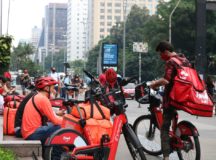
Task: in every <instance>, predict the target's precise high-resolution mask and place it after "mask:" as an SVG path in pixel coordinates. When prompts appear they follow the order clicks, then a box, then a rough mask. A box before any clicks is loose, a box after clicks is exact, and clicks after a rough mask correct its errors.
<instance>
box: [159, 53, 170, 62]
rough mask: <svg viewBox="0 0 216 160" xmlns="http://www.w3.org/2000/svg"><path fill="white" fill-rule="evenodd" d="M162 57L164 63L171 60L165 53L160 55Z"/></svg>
mask: <svg viewBox="0 0 216 160" xmlns="http://www.w3.org/2000/svg"><path fill="white" fill-rule="evenodd" d="M160 56H161V59H162V60H164V61H167V60H169V58H170V57H169V56H168V55H167V54H165V53H162V54H160Z"/></svg>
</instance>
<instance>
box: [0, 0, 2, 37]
mask: <svg viewBox="0 0 216 160" xmlns="http://www.w3.org/2000/svg"><path fill="white" fill-rule="evenodd" d="M1 35H2V0H0V36H1Z"/></svg>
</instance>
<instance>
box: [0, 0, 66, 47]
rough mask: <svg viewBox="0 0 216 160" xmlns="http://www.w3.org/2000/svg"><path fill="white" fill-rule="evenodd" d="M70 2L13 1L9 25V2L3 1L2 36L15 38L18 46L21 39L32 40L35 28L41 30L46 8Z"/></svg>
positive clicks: (56, 0) (43, 0)
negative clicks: (6, 35) (32, 32)
mask: <svg viewBox="0 0 216 160" xmlns="http://www.w3.org/2000/svg"><path fill="white" fill-rule="evenodd" d="M67 1H68V0H11V3H10V12H9V13H10V14H9V25H7V20H8V4H9V0H2V6H3V10H2V34H6V33H7V29H8V34H9V35H12V36H13V37H14V41H13V45H14V46H16V45H17V44H18V42H19V40H21V39H30V38H31V31H32V28H33V27H34V26H37V27H39V28H41V25H42V18H43V17H44V15H45V6H46V5H47V4H49V3H59V2H60V3H66V2H67Z"/></svg>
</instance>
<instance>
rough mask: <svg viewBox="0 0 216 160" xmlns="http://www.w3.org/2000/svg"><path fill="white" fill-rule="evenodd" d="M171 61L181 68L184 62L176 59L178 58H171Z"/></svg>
mask: <svg viewBox="0 0 216 160" xmlns="http://www.w3.org/2000/svg"><path fill="white" fill-rule="evenodd" d="M171 60H173V61H174V62H175V63H176V64H178V65H179V66H182V62H181V61H180V60H179V59H178V58H176V57H171Z"/></svg>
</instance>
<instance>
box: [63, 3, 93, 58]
mask: <svg viewBox="0 0 216 160" xmlns="http://www.w3.org/2000/svg"><path fill="white" fill-rule="evenodd" d="M88 2H89V1H88V0H69V1H68V19H67V27H68V28H67V53H68V55H67V58H68V61H74V60H85V58H86V52H87V50H88V48H89V45H88V26H89V21H88Z"/></svg>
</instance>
